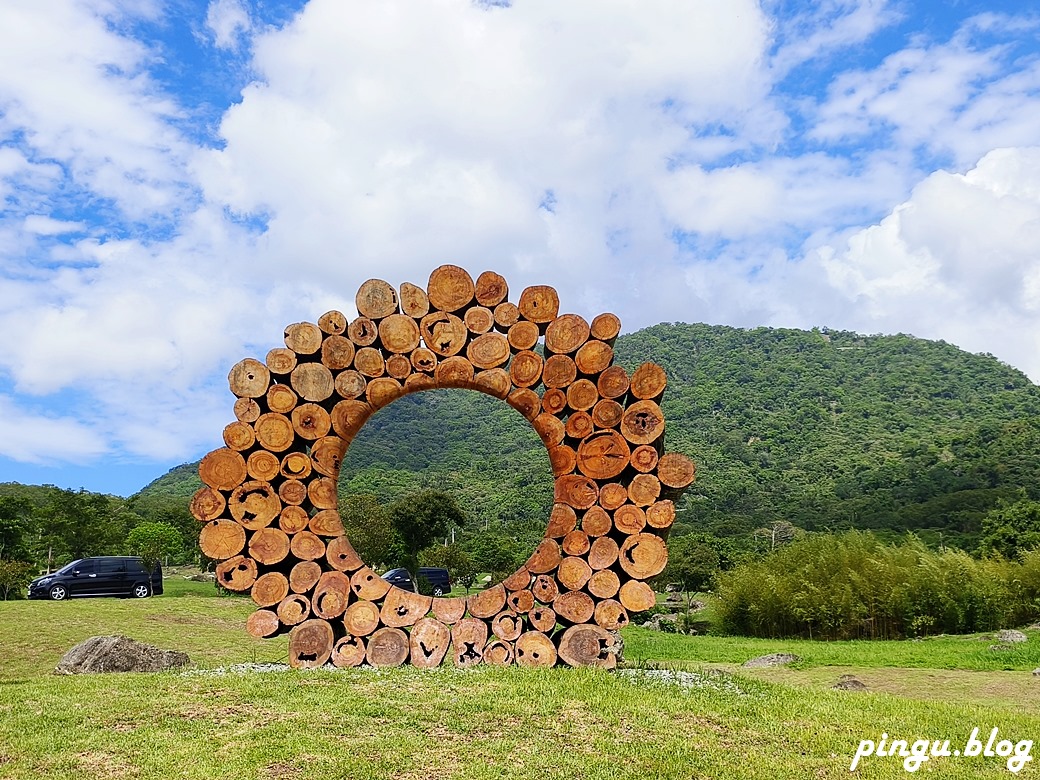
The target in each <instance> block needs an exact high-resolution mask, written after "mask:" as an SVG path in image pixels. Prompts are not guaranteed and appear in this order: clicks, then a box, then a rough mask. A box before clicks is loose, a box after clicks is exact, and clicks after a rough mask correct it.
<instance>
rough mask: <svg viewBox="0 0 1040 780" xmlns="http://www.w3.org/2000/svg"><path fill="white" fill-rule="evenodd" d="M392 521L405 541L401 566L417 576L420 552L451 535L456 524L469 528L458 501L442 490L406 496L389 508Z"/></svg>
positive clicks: (401, 538) (425, 491)
mask: <svg viewBox="0 0 1040 780" xmlns="http://www.w3.org/2000/svg"><path fill="white" fill-rule="evenodd" d="M388 513H389V515H390V522H391V523H392V524H393V527H394V530H396V531H397V536H398V537H399V538H400V540H401V547H402V548H403V555H402V556H401V564H402V565H403V566H404V567H405V568H406V569H408V571H410V572H412V573H413V574H416V573H418V570H419V552H420V551H421V550H423V549H424V548H426V547H429V546H430V544H431V543H432V542H433V541H434V540H435V539H437V538H438V537H442V536H444V535H445V534H447V533H448V529H450V528H451V527H452V526H453V525H455V526H462V525H465V522H466V515H465V513H464V512H463V511H462V508H461V507H460V506H459V505H458V504H457V503H455V499H454V498H452V497H451V496H450V495H448V494H447V493H444V492H442V491H440V490H424V491H422V492H421V493H415V494H413V495H410V496H405V497H404V498H401V499H399V500H397V501H395V502H394V503H393V504H391V505H390V507H389V509H388Z"/></svg>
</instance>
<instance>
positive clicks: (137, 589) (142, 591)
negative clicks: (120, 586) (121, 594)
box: [130, 582, 152, 599]
mask: <svg viewBox="0 0 1040 780" xmlns="http://www.w3.org/2000/svg"><path fill="white" fill-rule="evenodd" d="M151 593H152V590H151V588H149V587H148V586H147V585H145V584H144V583H143V582H141V583H138V584H137V585H134V589H133V590H132V591H130V595H131V596H133V597H134V598H135V599H143V598H147V597H148V596H150V595H151Z"/></svg>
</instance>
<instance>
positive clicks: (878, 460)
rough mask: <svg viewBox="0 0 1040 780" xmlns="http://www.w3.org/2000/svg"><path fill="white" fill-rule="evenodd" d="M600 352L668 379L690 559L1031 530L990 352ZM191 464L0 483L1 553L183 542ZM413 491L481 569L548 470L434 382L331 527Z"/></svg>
mask: <svg viewBox="0 0 1040 780" xmlns="http://www.w3.org/2000/svg"><path fill="white" fill-rule="evenodd" d="M615 350H616V362H618V363H619V364H621V365H622V366H624V367H625V368H626V369H627V370H629V371H632V370H633V369H635V368H636V367H637V366H638V365H639V364H641V363H643V362H645V361H648V360H651V361H654V362H657V363H659V364H660V365H661V366H663V367H664V369H665V372H666V373H667V375H668V379H669V386H668V389H667V391H666V392H665V397H664V401H663V407H664V411H665V414H666V416H667V420H668V422H667V433H666V438H667V446H668V449H669V450H672V451H678V452H682V453H685V454H687V455H689V456H690V457H691V458H692V459H693V460H694V461H696V463H697V466H698V479H697V481H696V482H695V483H694V485H693V486H692V487H691V488H690V489H689V490H688V491H687V493H686V495H685V496H684V498H683V500H682V502H681V503H680V505H679V507H678V516H677V521H676V525H675V529H674V532H673V533H674V536H675V537H681V536H683V535H691V536H696V537H697V539H698V544H700V545H701V546H700V547H698V548H697V549H696V550H695V551H693V552H691V555H695V557H698V559H699V560H700V561H701V562H702V564H703V562H704V561H705V560H708V561H714V560H715V559H716V558H717V559H718V560H719V561H720V562H721V564H720V565H721V567H722V568H728V567H730V566H731V565H732V564H733V563H735V562H736V561H738V560H740V558H741V554H742V553H748V552H754V551H756V550H757V551H765V550H768V549H770V548H771V547H774V546H776V545H777V543H778V542H779V543H786V542H787V541H790V539H791V538H792V534H793V533H796V532H797V533H801V532H802V531H822V530H831V531H840V530H845V529H869V530H873V531H874V532H875V533H876V534H877V535H878V536H879V538H881V539H889V540H895V539H897V538H901V537H902V536H903V535H904V534H905V533H906V532H908V531H909V532H913V533H914V534H915V535H916V536H917V537H918V538H920V539H921V540H922V542H923V543H925V544H926V545H928V546H930V547H932V548H936V549H938V548H943V547H957V548H961V549H964V550H967V551H969V552H972V553H975V552H998V553H1001V554H1003V555H1005V556H1013V555H1015V554H1017V552H1019V548H1020V547H1021V548H1022V549H1026V548H1028V547H1032V546H1035V544H1036V540H1037V538H1040V537H1038V536H1037V534H1038V533H1040V525H1038V523H1040V521H1037V517H1040V504H1038V503H1037V502H1040V388H1038V387H1037V386H1036V385H1034V384H1032V383H1031V382H1030V380H1029V379H1028V378H1027V377H1026V376H1025V375H1024V374H1022V373H1021V372H1020V371H1017V370H1015V369H1013V368H1011V367H1009V366H1006V365H1004V364H1002V363H1000V362H999V361H998V360H996V359H995V358H993V357H992V356H990V355H973V354H969V353H966V352H963V351H961V350H959V349H957V348H956V347H954V346H952V345H949V344H945V343H943V342H935V341H926V340H922V339H917V338H913V337H911V336H906V335H897V336H864V335H860V334H856V333H850V332H844V331H833V330H826V329H815V330H812V331H802V330H790V329H772V328H756V329H751V330H747V329H740V328H732V327H723V326H709V325H702V324H692V325H691V324H680V323H673V324H661V325H656V326H654V327H651V328H647V329H645V330H641V331H639V332H636V333H633V334H630V335H627V336H622V337H621V338H619V339H618V341H617V344H616V345H615ZM230 406H231V405H230V402H229V404H228V417H229V419H230V418H231V408H230ZM196 469H197V464H194V463H193V464H184V465H182V466H179V467H177V468H175V469H173V470H171V471H170V472H169V473H167V474H165V475H164V476H162V477H161V478H159V479H157V480H156V481H154V482H153V483H151V484H150V485H148V486H147V487H145V488H144V489H143V490H141V491H140V492H139V493H137V494H136V495H134V496H132V497H131V498H129V499H122V498H118V497H113V496H97V495H96V494H91V493H86V492H84V491H78V492H77V491H67V490H59V489H57V488H53V487H33V486H23V485H17V484H11V483H8V484H6V485H0V559H19V560H27V561H31V562H32V563H33V564H34V565H36V566H38V567H40V566H43V565H45V564H46V562H47V559H48V557H50V559H51V560H52V561H57V562H63V561H62V559H65V560H68V559H69V558H70V556H76V555H82V554H99V553H121V552H126V547H127V546H126V538H127V535H128V534H129V532H130V531H131V530H132V529H133V528H135V527H136V526H138V525H140V524H142V523H145V522H161V523H165V524H166V525H169V526H171V527H172V528H174V529H176V530H177V531H178V532H179V533H180V535H181V537H182V538H183V540H184V542H183V550H181V553H180V554H181V555H183V556H185V557H188V556H191V555H193V554H194V550H195V548H194V536H195V532H196V531H197V527H196V524H195V523H194V521H193V520H192V519H191V517H190V515H189V514H188V512H187V502H188V499H189V498H190V496H191V495H192V494H193V493H194V491H195V490H196V489H197V488H198V487H199V486H200V483H199V480H198V475H197V470H196ZM429 490H435V491H444V492H446V493H448V494H450V495H451V496H452V497H454V499H455V500H456V502H457V503H458V505H459V506H460V507H461V508H462V510H463V511H464V512H465V515H466V522H465V523H464V524H462V525H460V526H459V527H457V528H452V529H451V533H455V534H456V541H459V542H464V543H465V546H466V547H467V548H468V550H469V552H470V554H475V551H476V550H477V549H478V548H480V547H481V544H482V545H483V548H486V549H485V550H484V553H486V555H485V554H484V553H480V554H479V555H477V557H479V558H480V559H481V560H482V561H486V562H487V563H485V568H482V569H480V570H482V571H488V570H490V568H487V567H490V566H491V564H490V563H489V562H490V561H491V560H492V559H494V560H496V561H497V563H496V565H495V567H492V568H501V567H503V566H508V564H509V561H508V560H506V558H508V557H509V556H508V555H506V554H505V552H503V551H504V550H506V548H508V550H509V551H510V552H509V555H512V556H514V557H515V556H517V555H521V556H522V555H523V554H524V552H526V551H527V550H529V549H530V546H529V545H530V540H531V539H532V538H536V537H537V536H538V535H539V534H540V533H541V529H542V528H544V525H545V522H546V520H547V518H548V512H549V509H550V507H551V503H552V475H551V469H550V466H549V460H548V456H547V454H546V452H545V450H544V448H543V447H542V445H541V442H540V441H539V439H538V437H537V435H536V434H535V432H534V431H533V429H532V428H531V427H530V426H529V425H528V423H527V422H526V421H525V420H524V419H523V418H522V417H521V416H520V415H519V414H518V413H516V412H515V411H514V410H513V409H511V408H510V407H509V406H507V405H506V404H504V403H501V402H500V401H498V400H496V399H493V398H490V397H488V396H484V395H481V394H480V393H475V392H470V391H465V390H438V391H432V392H423V393H417V394H413V395H410V396H406V397H405V398H402V399H400V400H398V401H396V402H394V403H393V404H391V405H390V406H388V407H386V408H385V409H383V410H381V411H380V412H378V413H377V414H375V415H373V417H372V419H371V420H369V422H368V423H367V424H366V425H365V426H364V428H363V429H362V430H361V432H360V433H359V435H358V436H357V437H356V438H355V440H354V441H353V443H352V444H351V447H350V450H349V451H348V453H347V457H346V458H345V459H344V463H343V467H342V471H341V477H340V495H341V505H342V506H343V507H344V508H347V507H348V506H349V507H350V514H351V517H352V518H353V520H351V522H350V523H348V525H350V524H351V523H353V524H355V525H356V524H358V523H363V522H364V521H365V517H366V516H374V515H373V512H374V511H375V509H373V508H375V507H388V506H389V505H391V504H392V503H393V502H395V501H399V500H401V499H407V497H408V496H409V495H413V494H417V493H419V492H420V491H429ZM366 502H367V503H366ZM363 507H370V508H369V509H363ZM345 514H347V513H346V512H345ZM345 519H346V518H345ZM778 529H780V530H781V531H782V533H780V534H779V535H778ZM492 536H494V537H496V538H498V539H499V541H500V542H501V543H498V542H496V543H495V544H490V545H489V544H487V541H488V539H489V538H490V537H492ZM171 538H172V537H171ZM481 540H483V542H481ZM445 541H447V537H446V539H445ZM478 542H481V544H478ZM704 545H708V546H710V547H711V548H712V550H711V551H706V550H705V549H704ZM691 549H692V548H691ZM496 556H497V557H496ZM427 560H428V556H427ZM387 563H390V562H389V561H388V562H387Z"/></svg>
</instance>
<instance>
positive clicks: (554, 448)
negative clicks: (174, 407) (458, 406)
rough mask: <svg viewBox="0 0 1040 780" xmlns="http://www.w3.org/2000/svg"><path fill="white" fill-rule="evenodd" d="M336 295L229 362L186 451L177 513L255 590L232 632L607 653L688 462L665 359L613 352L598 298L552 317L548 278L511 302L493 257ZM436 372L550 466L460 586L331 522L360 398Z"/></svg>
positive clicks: (441, 653) (297, 650) (367, 643)
mask: <svg viewBox="0 0 1040 780" xmlns="http://www.w3.org/2000/svg"><path fill="white" fill-rule="evenodd" d="M355 304H356V307H357V313H358V316H357V317H356V318H355V319H353V320H350V321H348V319H347V317H346V316H345V315H344V314H343V313H342V312H339V311H329V312H326V313H325V314H323V315H322V316H321V317H319V318H318V320H317V323H312V322H297V323H293V324H291V325H289V326H287V327H286V328H285V332H284V339H283V341H284V346H275V347H273V348H272V349H270V350H269V351H268V352H267V354H266V357H265V359H264V360H263V361H260V360H257V359H255V358H245V359H243V360H241V361H239V362H238V363H236V364H235V365H234V366H233V367H232V368H231V370H230V372H229V374H228V386H229V388H230V389H231V391H232V393H233V394H234V396H235V402H234V409H233V413H234V419H233V420H232V421H231V422H230V423H228V424H227V425H226V426H225V427H224V429H223V433H222V438H223V443H224V446H223V447H220V448H218V449H216V450H214V451H213V452H211V453H209V454H208V455H206V456H205V457H204V458H203V459H202V461H201V462H200V465H199V476H200V478H201V480H202V482H203V487H202V488H201V489H200V490H198V491H197V492H196V493H195V495H194V496H193V497H192V498H191V503H190V510H191V514H192V516H194V517H195V518H196V520H198V521H199V523H200V530H199V545H200V547H201V548H202V551H203V553H204V554H205V555H206V556H207V557H209V558H210V559H212V560H214V561H215V562H216V564H215V568H216V572H217V579H218V582H219V583H220V584H221V585H222V586H224V587H226V588H228V589H229V590H235V591H238V592H241V593H248V594H249V595H250V597H251V599H252V600H253V602H254V603H255V604H256V606H257V607H258V609H257V611H256V612H254V613H253V615H252V616H251V617H250V619H249V621H248V622H247V626H246V628H247V631H249V633H250V634H252V635H254V636H257V637H273V636H278V635H282V634H288V635H289V659H290V663H291V664H292V665H293V666H296V667H300V668H308V667H311V666H316V665H321V664H323V663H326V662H331V663H333V664H335V665H337V666H356V665H359V664H362V663H368V664H372V665H375V666H392V665H399V664H402V663H407V662H410V663H412V664H414V665H415V666H419V667H423V668H425V667H429V666H436V665H438V664H440V663H455V664H457V665H459V666H470V665H473V664H476V663H488V664H494V665H508V664H520V665H532V666H542V665H552V664H555V663H557V662H560V663H566V664H571V665H594V666H605V667H607V668H612V664H613V663H614V659H615V656H614V654H613V650H612V647H613V645H612V643H611V642H612V640H611V638H610V634H609V631H613V630H616V629H617V628H620V627H622V626H624V625H626V624H627V623H628V621H629V620H630V619H631V615H633V614H635V613H638V612H640V611H643V610H646V609H648V608H649V607H651V606H653V604H654V602H655V595H654V592H653V589H652V588H651V587H650V585H649V582H651V581H652V580H653V578H654V577H656V576H657V575H658V574H660V572H661V571H662V570H663V569H664V566H665V565H666V563H667V560H668V555H667V546H666V542H665V537H666V535H667V533H668V531H669V530H670V529H671V526H672V525H673V523H674V521H675V501H676V500H677V498H678V497H679V496H680V494H681V493H682V491H683V490H684V489H685V488H687V487H688V486H689V485H690V484H692V482H693V480H694V478H695V477H696V467H695V466H694V464H693V462H692V461H691V460H690V459H689V458H687V457H686V456H685V455H682V454H679V453H673V452H668V451H667V450H666V449H665V446H664V428H665V420H664V414H663V412H662V411H661V406H660V403H661V399H662V396H663V394H664V392H665V390H666V387H667V376H666V375H665V372H664V371H663V370H662V369H661V367H660V366H657V365H655V364H654V363H650V362H647V363H644V364H642V365H641V366H639V367H638V368H637V369H636V370H635V372H633V373H632V374H631V375H629V374H628V373H627V372H626V371H625V369H624V368H622V367H621V366H617V365H614V358H615V355H614V348H613V345H614V342H615V340H616V339H617V337H618V334H619V333H620V331H621V322H620V320H619V319H618V318H617V316H615V315H614V314H610V313H605V314H599V315H598V316H595V317H594V318H592V319H591V321H590V320H588V319H586V318H585V317H583V316H582V315H579V314H573V313H566V314H561V313H560V299H559V295H558V294H557V292H556V290H554V289H553V288H552V287H550V286H547V285H538V286H531V287H527V288H526V289H524V290H523V291H522V292H521V293H520V295H519V297H518V298H515V299H514V300H510V291H509V286H508V284H507V282H506V280H505V279H504V278H503V277H502V276H501V275H500V274H497V273H495V272H493V271H484V272H483V273H480V274H479V275H478V276H477V277H476V279H474V277H473V276H472V275H471V274H470V272H469V271H467V270H466V269H464V268H461V267H459V266H454V265H444V266H440V267H438V268H436V269H434V271H433V272H432V273H431V274H430V277H429V280H428V283H427V286H426V288H425V289H424V288H422V287H420V286H418V285H414V284H410V283H407V282H406V283H403V284H401V285H400V287H399V288H395V287H394V286H392V285H391V284H389V283H388V282H385V281H383V280H380V279H370V280H368V281H366V282H364V283H363V284H362V285H361V286H360V288H359V289H358V292H357V295H356V297H355ZM443 387H459V388H466V389H470V390H476V391H479V392H483V393H486V394H488V395H492V396H494V397H496V398H499V399H501V400H503V401H504V402H505V403H508V404H509V405H510V406H512V407H513V408H514V409H516V410H517V411H518V412H519V413H520V414H522V415H523V416H524V417H525V418H526V419H527V420H528V421H530V422H531V424H532V426H533V428H534V429H535V431H536V432H537V433H538V435H539V436H540V437H541V439H542V441H543V442H544V444H545V446H546V449H547V452H548V457H549V460H550V463H551V465H552V471H553V476H554V502H555V503H554V506H553V509H552V512H551V514H550V516H549V517H548V518H547V524H546V530H545V538H544V539H543V540H542V541H541V542H540V543H539V544H538V545H537V547H536V548H535V550H533V551H532V553H531V555H530V558H529V559H528V560H527V561H526V562H525V564H524V565H523V567H521V569H519V570H518V571H517V572H515V573H514V574H512V575H510V576H509V577H507V578H506V579H505V580H504V581H503V582H502V583H499V584H496V585H493V586H492V587H489V588H486V589H484V590H478V591H474V592H473V593H471V594H470V595H469V596H468V598H461V597H456V598H438V599H433V598H431V597H429V596H420V595H418V594H415V593H409V592H405V591H402V590H400V589H397V588H393V587H391V586H390V585H389V583H387V582H386V581H385V580H383V579H382V578H381V577H380V576H379V575H378V573H377V572H375V571H373V570H372V569H371V568H369V567H368V566H366V565H365V562H364V561H363V560H361V558H360V556H358V554H357V552H356V551H355V550H354V548H353V546H352V545H351V544H350V541H349V540H348V539H347V538H346V537H345V536H344V535H343V525H342V521H341V519H340V517H339V512H338V495H337V494H338V490H337V487H338V485H337V483H338V479H339V471H340V465H341V463H342V461H343V458H344V456H345V454H346V451H347V448H348V447H349V445H350V442H351V440H352V439H353V437H354V436H355V435H356V434H357V432H358V431H359V430H360V429H361V427H362V426H363V425H364V424H365V422H366V421H367V420H368V418H369V417H370V416H371V415H372V413H373V412H374V411H376V410H377V409H380V408H381V407H383V406H386V405H387V404H389V403H392V402H393V401H395V400H396V399H398V398H400V397H401V396H402V395H404V394H406V393H410V392H416V391H420V390H426V389H435V388H443ZM560 625H562V626H563V627H564V628H562V629H561V628H558V626H560ZM449 659H450V660H449Z"/></svg>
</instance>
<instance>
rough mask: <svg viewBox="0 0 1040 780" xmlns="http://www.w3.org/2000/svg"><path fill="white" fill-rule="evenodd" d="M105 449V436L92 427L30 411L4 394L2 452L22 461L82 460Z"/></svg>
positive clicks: (0, 432) (1, 401) (0, 414)
mask: <svg viewBox="0 0 1040 780" xmlns="http://www.w3.org/2000/svg"><path fill="white" fill-rule="evenodd" d="M105 450H106V445H105V440H104V437H102V436H100V435H98V433H97V432H96V431H93V430H91V429H90V428H89V427H87V426H85V425H82V424H80V423H77V422H75V421H74V420H71V419H68V418H65V419H56V418H54V417H49V416H44V415H41V414H38V413H36V412H32V411H29V410H27V409H25V408H23V407H20V406H19V405H18V404H17V402H15V400H14V399H13V398H11V397H10V396H7V395H0V456H3V457H5V458H10V459H11V460H15V461H18V462H19V463H54V462H57V461H71V462H80V463H82V462H86V461H89V460H91V459H92V458H95V457H97V456H98V455H101V454H103V453H104V452H105Z"/></svg>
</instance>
